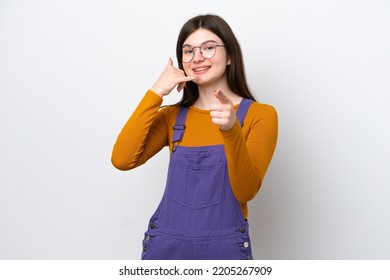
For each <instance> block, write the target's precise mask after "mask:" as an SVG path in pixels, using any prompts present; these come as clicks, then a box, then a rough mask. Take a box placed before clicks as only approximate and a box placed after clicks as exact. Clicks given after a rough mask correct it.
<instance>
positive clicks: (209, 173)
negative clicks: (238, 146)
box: [142, 99, 253, 260]
mask: <svg viewBox="0 0 390 280" xmlns="http://www.w3.org/2000/svg"><path fill="white" fill-rule="evenodd" d="M252 102H253V101H252V100H249V99H243V100H242V101H241V103H240V105H239V107H238V109H237V113H236V115H237V118H238V120H239V121H240V124H241V126H242V125H243V120H244V119H245V116H246V113H247V111H248V108H249V106H250V104H251V103H252ZM188 109H189V108H188V107H180V109H179V113H178V115H177V118H176V124H175V126H174V127H173V129H174V134H173V138H172V142H173V143H174V144H177V143H178V142H179V141H180V140H181V139H182V137H183V135H184V130H185V119H186V116H187V112H188ZM248 229H249V226H248V223H247V221H246V220H245V219H244V217H243V215H242V211H241V207H240V203H239V202H238V201H237V199H236V198H235V196H234V194H233V192H232V188H231V185H230V180H229V175H228V170H227V162H226V155H225V150H224V146H223V145H212V146H200V147H185V146H178V145H176V146H175V145H174V148H173V150H172V153H171V158H170V163H169V169H168V178H167V184H166V187H165V192H164V195H163V197H162V200H161V202H160V204H159V206H158V208H157V210H156V212H155V213H154V214H153V216H152V217H151V219H150V221H149V226H148V230H147V231H146V232H145V238H144V239H143V241H142V243H143V252H142V259H143V260H241V259H252V252H251V246H250V240H249V232H248Z"/></svg>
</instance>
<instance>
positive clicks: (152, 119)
mask: <svg viewBox="0 0 390 280" xmlns="http://www.w3.org/2000/svg"><path fill="white" fill-rule="evenodd" d="M161 104H162V98H161V97H160V96H159V95H157V94H156V93H154V92H153V91H151V90H148V91H147V92H146V94H145V96H144V97H143V99H142V100H141V102H140V103H139V104H138V106H137V108H136V109H135V111H134V112H133V114H132V115H131V117H130V118H129V120H128V121H127V122H126V124H125V125H124V127H123V128H122V130H121V132H120V133H119V135H118V138H117V140H116V142H115V144H114V147H113V151H112V156H111V162H112V164H113V165H114V166H115V167H116V168H118V169H119V170H130V169H133V168H135V167H137V166H140V165H142V164H144V163H145V162H146V161H147V160H148V159H149V158H151V157H152V156H153V155H155V154H156V153H157V152H158V151H160V150H161V149H162V148H163V147H164V146H166V145H167V143H168V140H167V139H168V129H167V125H166V121H165V118H164V114H163V112H162V111H164V110H159V109H160V106H161Z"/></svg>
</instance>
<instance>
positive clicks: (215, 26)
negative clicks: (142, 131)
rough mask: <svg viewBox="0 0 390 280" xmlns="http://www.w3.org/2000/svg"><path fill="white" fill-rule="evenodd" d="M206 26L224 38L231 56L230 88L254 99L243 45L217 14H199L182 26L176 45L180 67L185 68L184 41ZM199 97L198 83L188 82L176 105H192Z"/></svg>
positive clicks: (229, 70)
mask: <svg viewBox="0 0 390 280" xmlns="http://www.w3.org/2000/svg"><path fill="white" fill-rule="evenodd" d="M200 28H204V29H207V30H209V31H211V32H213V33H214V34H216V35H217V36H218V37H219V38H221V39H222V41H223V43H224V45H225V49H226V52H227V55H228V56H229V58H230V65H227V66H226V77H227V81H228V86H229V88H230V90H232V91H233V92H234V93H236V94H238V95H240V96H241V97H245V98H249V99H252V100H254V101H256V99H255V98H254V97H253V95H252V93H251V91H250V89H249V87H248V85H247V81H246V77H245V69H244V59H243V57H242V52H241V47H240V44H239V43H238V40H237V38H236V36H235V35H234V33H233V31H232V29H231V28H230V26H229V25H228V24H227V22H226V21H225V20H223V19H222V18H221V17H219V16H217V15H212V14H206V15H199V16H196V17H193V18H191V19H189V20H188V21H187V22H186V23H185V24H184V25H183V27H182V28H181V31H180V34H179V37H178V39H177V45H176V56H177V61H178V63H179V68H180V69H182V70H183V61H182V55H183V52H182V47H183V44H184V41H185V40H186V39H187V38H188V36H190V35H191V34H192V33H193V32H195V31H196V30H198V29H200ZM198 97H199V91H198V85H197V84H196V83H194V82H192V81H191V82H187V84H186V87H185V88H184V93H183V97H182V99H181V101H179V102H178V103H177V104H176V105H183V106H191V105H193V104H194V102H195V101H196V100H197V99H198Z"/></svg>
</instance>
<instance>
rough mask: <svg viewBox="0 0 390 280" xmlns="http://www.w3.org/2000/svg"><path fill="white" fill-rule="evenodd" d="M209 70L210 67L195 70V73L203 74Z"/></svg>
mask: <svg viewBox="0 0 390 280" xmlns="http://www.w3.org/2000/svg"><path fill="white" fill-rule="evenodd" d="M209 69H210V66H206V67H199V68H194V69H193V71H194V73H202V72H204V71H207V70H209Z"/></svg>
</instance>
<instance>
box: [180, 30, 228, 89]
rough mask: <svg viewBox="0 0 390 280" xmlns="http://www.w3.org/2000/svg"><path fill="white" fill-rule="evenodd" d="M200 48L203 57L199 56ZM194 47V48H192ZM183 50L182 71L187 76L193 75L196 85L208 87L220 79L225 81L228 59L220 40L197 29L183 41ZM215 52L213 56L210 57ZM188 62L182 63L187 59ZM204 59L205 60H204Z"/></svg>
mask: <svg viewBox="0 0 390 280" xmlns="http://www.w3.org/2000/svg"><path fill="white" fill-rule="evenodd" d="M201 46H202V49H203V56H202V54H201V52H200V51H201ZM194 47H195V48H194ZM182 48H183V69H184V71H185V72H186V74H187V75H195V76H196V77H197V78H196V79H195V80H194V82H196V83H197V84H198V85H210V84H212V83H215V82H218V81H220V80H221V79H226V76H225V70H226V65H228V64H230V59H228V57H227V55H226V50H225V48H224V47H223V42H222V40H221V38H219V37H218V36H217V35H215V34H214V33H212V32H211V31H209V30H207V29H198V30H196V31H194V32H193V33H191V35H190V36H188V38H187V39H186V40H185V41H184V44H183V46H182ZM214 50H215V54H214V55H213V56H212V57H211V58H208V57H210V56H211V55H212V54H213V53H214ZM192 54H193V57H192V60H191V61H190V62H184V61H185V60H186V59H185V58H187V60H189V59H190V58H191V56H192ZM205 57H206V58H205Z"/></svg>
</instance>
